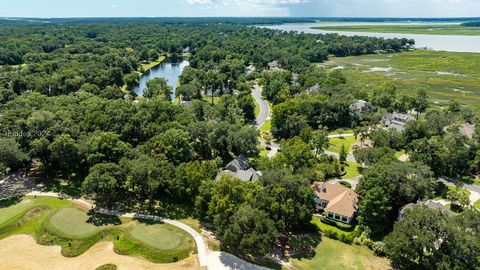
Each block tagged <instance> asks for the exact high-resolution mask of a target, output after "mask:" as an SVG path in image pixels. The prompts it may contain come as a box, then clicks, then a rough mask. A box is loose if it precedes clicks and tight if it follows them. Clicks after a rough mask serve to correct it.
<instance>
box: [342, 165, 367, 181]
mask: <svg viewBox="0 0 480 270" xmlns="http://www.w3.org/2000/svg"><path fill="white" fill-rule="evenodd" d="M361 170H362V165H360V164H358V163H356V162H352V161H347V163H346V164H345V172H346V174H345V175H343V176H342V177H341V178H342V179H350V178H354V177H357V176H359V175H360V172H361Z"/></svg>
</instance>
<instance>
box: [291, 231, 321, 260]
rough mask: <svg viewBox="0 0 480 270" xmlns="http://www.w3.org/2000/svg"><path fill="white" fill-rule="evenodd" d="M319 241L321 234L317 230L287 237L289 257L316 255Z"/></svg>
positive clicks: (298, 257) (311, 256) (300, 257)
mask: <svg viewBox="0 0 480 270" xmlns="http://www.w3.org/2000/svg"><path fill="white" fill-rule="evenodd" d="M321 242H322V235H321V234H320V233H319V232H318V233H309V234H304V235H293V236H291V237H290V238H289V239H288V245H289V254H290V257H292V258H295V259H312V258H314V257H315V256H316V255H317V252H316V248H317V246H318V245H319V244H320V243H321Z"/></svg>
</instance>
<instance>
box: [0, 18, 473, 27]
mask: <svg viewBox="0 0 480 270" xmlns="http://www.w3.org/2000/svg"><path fill="white" fill-rule="evenodd" d="M317 21H323V22H404V23H405V22H430V23H432V22H459V23H462V26H478V25H479V23H480V17H451V18H394V17H391V18H387V17H131V18H121V17H104V18H102V17H98V18H21V17H18V18H0V25H2V24H36V23H60V24H76V23H79V24H84V23H96V24H98V23H106V24H118V23H136V24H138V23H160V24H190V23H200V24H220V23H222V24H243V25H245V24H246V25H268V24H284V23H314V22H317Z"/></svg>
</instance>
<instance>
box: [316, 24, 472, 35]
mask: <svg viewBox="0 0 480 270" xmlns="http://www.w3.org/2000/svg"><path fill="white" fill-rule="evenodd" d="M313 29H321V30H330V31H347V32H370V33H396V34H424V35H455V36H459V35H461V36H480V27H465V26H461V25H460V24H394V25H385V24H368V25H338V26H317V27H313Z"/></svg>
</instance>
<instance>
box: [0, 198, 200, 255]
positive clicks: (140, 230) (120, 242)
mask: <svg viewBox="0 0 480 270" xmlns="http://www.w3.org/2000/svg"><path fill="white" fill-rule="evenodd" d="M15 234H28V235H31V236H33V237H35V238H36V239H37V242H38V243H41V244H48V245H59V246H61V247H62V254H63V255H64V256H68V257H74V256H79V255H80V254H82V253H84V252H85V251H87V250H88V249H89V248H90V247H92V246H93V245H94V244H95V243H98V242H99V241H101V240H109V241H112V242H113V244H114V248H115V251H117V252H118V253H120V254H125V255H136V256H143V257H145V258H147V259H149V260H151V261H153V262H157V263H167V262H174V261H178V260H182V259H185V258H187V257H189V256H190V254H191V253H192V252H193V251H194V248H195V244H194V241H193V239H192V238H191V236H190V235H189V234H188V233H187V232H185V231H183V230H181V229H178V228H176V227H174V226H171V225H168V224H160V223H152V222H143V221H141V220H132V219H130V218H118V217H113V216H107V215H100V214H96V213H91V212H89V213H87V212H86V211H85V210H84V209H81V208H79V207H77V206H76V205H74V204H73V203H71V202H70V201H67V200H61V199H57V198H51V197H37V198H34V197H25V198H23V199H18V200H9V201H5V200H4V201H1V203H0V239H3V238H5V237H8V236H11V235H15ZM0 260H1V258H0Z"/></svg>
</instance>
